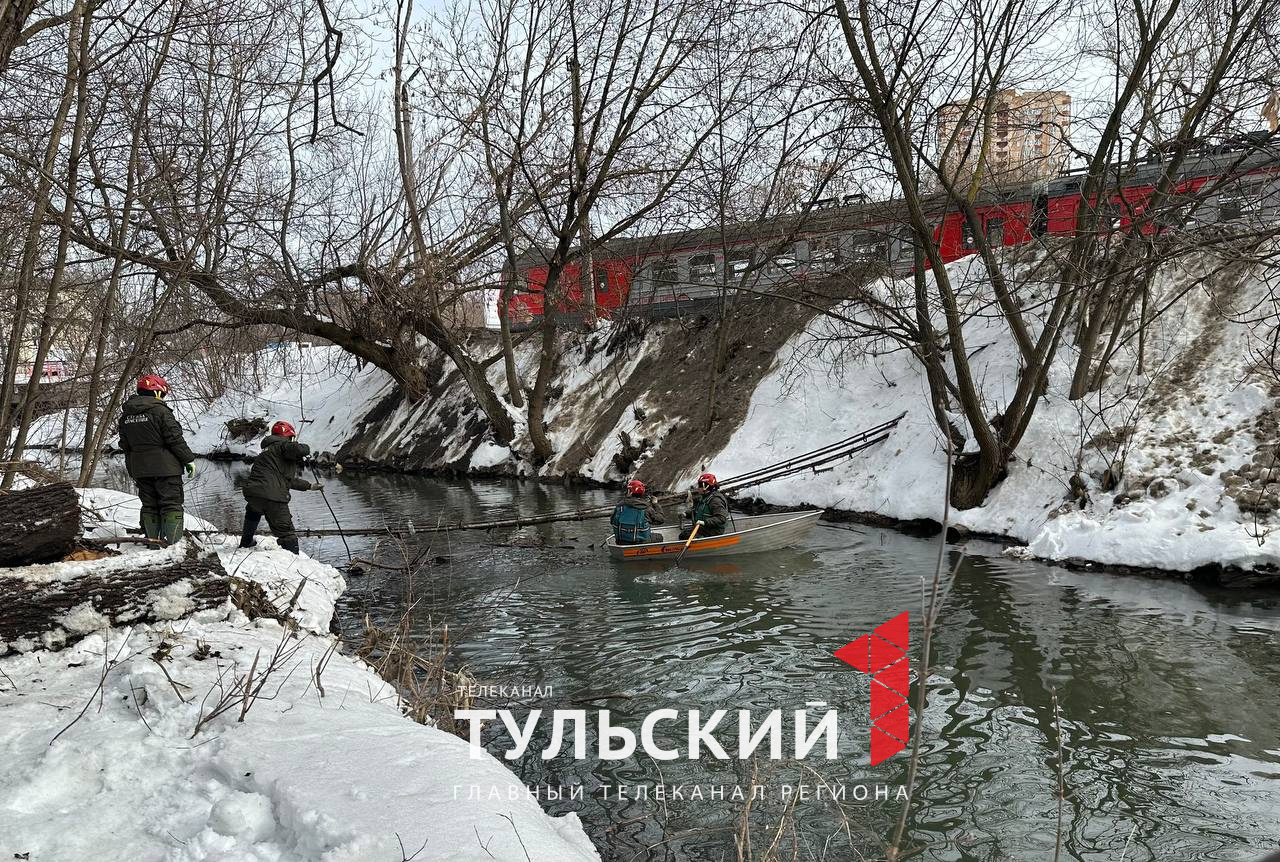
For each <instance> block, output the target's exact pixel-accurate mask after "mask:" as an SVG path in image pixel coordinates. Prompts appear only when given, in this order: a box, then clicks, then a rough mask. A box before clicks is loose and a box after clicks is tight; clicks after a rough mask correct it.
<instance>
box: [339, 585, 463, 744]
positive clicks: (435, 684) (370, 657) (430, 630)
mask: <svg viewBox="0 0 1280 862" xmlns="http://www.w3.org/2000/svg"><path fill="white" fill-rule="evenodd" d="M406 583H407V584H408V586H407V588H406V596H405V601H404V604H403V608H404V609H403V610H402V611H401V613H400V617H399V619H398V620H396V621H395V622H394V623H393V624H386V625H378V624H376V623H374V622H373V620H372V619H370V617H369V615H368V614H366V615H365V617H364V629H363V631H362V633H361V636H360V641H359V643H358V644H357V646H356V654H357V655H359V656H360V658H362V659H363V660H364V661H366V662H367V663H368V664H369V666H370V667H372V668H373V669H374V670H375V671H377V673H378V675H379V676H381V677H382V678H383V679H385V680H386V681H387V682H389V683H390V684H391V685H393V686H395V689H396V691H397V692H398V693H399V694H400V698H401V705H402V707H403V709H404V712H405V715H407V716H409V717H410V718H412V719H413V720H414V721H416V722H418V723H419V724H429V725H431V726H433V727H438V728H440V729H441V730H446V731H448V732H449V733H452V734H454V735H455V736H458V737H461V738H462V739H467V738H468V734H469V725H468V724H467V723H466V722H462V723H458V722H455V721H454V718H453V714H454V710H458V709H470V708H471V706H472V698H471V695H470V694H469V690H470V689H471V687H472V686H473V685H474V684H475V679H474V678H473V677H472V676H471V675H470V674H469V673H468V672H467V670H466V668H457V669H454V668H455V667H456V662H455V661H454V660H453V654H452V653H453V643H452V641H451V640H450V637H449V626H448V624H447V623H439V624H437V623H436V621H435V620H434V618H432V617H431V616H428V617H427V619H426V621H425V625H424V623H423V621H422V620H421V619H419V617H418V615H417V614H416V613H415V611H417V610H418V608H419V604H420V600H419V599H418V598H417V597H416V596H415V595H414V586H413V585H414V583H415V578H414V577H413V573H412V572H410V574H409V577H408V578H407V581H406Z"/></svg>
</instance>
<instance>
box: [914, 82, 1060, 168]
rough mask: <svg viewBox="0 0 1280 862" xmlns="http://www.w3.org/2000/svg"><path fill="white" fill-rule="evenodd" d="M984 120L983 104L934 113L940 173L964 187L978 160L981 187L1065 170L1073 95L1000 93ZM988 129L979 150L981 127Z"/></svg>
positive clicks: (960, 104) (951, 106)
mask: <svg viewBox="0 0 1280 862" xmlns="http://www.w3.org/2000/svg"><path fill="white" fill-rule="evenodd" d="M990 111H991V113H990V116H989V117H984V116H983V112H982V103H981V102H977V103H973V104H970V103H966V102H954V103H952V104H949V105H943V106H942V108H941V109H940V110H939V111H938V139H937V145H938V153H939V154H940V155H941V157H942V165H941V168H942V171H943V175H944V176H946V177H949V178H954V180H955V181H956V182H959V183H961V184H967V183H969V182H971V181H972V180H973V177H974V172H975V170H976V169H977V167H978V164H979V159H982V160H983V161H984V163H985V164H984V170H983V172H982V181H981V184H982V185H983V186H1004V185H1010V184H1015V183H1026V182H1033V181H1035V180H1045V179H1050V178H1052V177H1056V176H1057V175H1058V174H1060V173H1061V172H1062V171H1063V169H1064V168H1066V166H1067V160H1068V157H1069V153H1068V150H1067V142H1068V140H1069V139H1070V132H1071V96H1070V94H1068V93H1066V92H1064V91H1062V90H1032V91H1027V92H1021V93H1020V92H1018V91H1017V90H1001V91H1000V92H998V93H996V97H995V99H994V101H993V102H992V105H991V108H990ZM984 128H986V129H989V130H990V141H988V146H987V147H986V148H985V153H984V148H983V146H982V143H983V141H982V134H983V129H984Z"/></svg>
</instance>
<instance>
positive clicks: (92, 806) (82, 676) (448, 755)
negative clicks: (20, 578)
mask: <svg viewBox="0 0 1280 862" xmlns="http://www.w3.org/2000/svg"><path fill="white" fill-rule="evenodd" d="M85 496H86V505H89V506H93V505H95V504H97V506H98V511H99V512H102V511H103V510H104V508H105V507H106V506H109V505H114V506H115V507H116V511H117V512H119V513H120V514H121V518H122V521H123V523H124V524H126V525H127V524H129V522H130V520H129V519H130V513H129V508H130V507H129V501H128V500H127V499H126V498H127V495H117V494H113V493H111V492H105V493H104V492H101V491H89V492H86V495H85ZM134 505H135V506H136V502H135V503H134ZM119 526H120V525H117V524H103V525H100V527H101V528H103V529H112V530H114V529H118V528H119ZM235 544H236V543H235V540H233V539H229V538H225V537H220V538H218V539H217V540H216V542H215V544H214V545H213V547H214V549H215V550H216V552H217V553H218V555H219V556H220V558H221V561H222V563H223V566H224V567H225V568H226V570H227V571H228V572H230V573H233V574H235V575H237V576H238V577H241V578H245V579H248V580H253V581H256V582H258V583H260V584H261V585H263V587H264V588H265V589H266V591H267V593H268V595H270V596H271V597H272V598H273V599H275V600H276V601H277V604H278V605H280V606H281V607H285V606H287V605H288V604H289V602H290V600H291V599H294V596H295V595H297V598H296V599H294V609H295V610H294V613H293V619H294V621H295V622H296V623H297V626H296V628H292V627H291V628H288V629H287V628H286V627H284V626H282V625H281V624H280V623H278V622H276V621H274V620H270V619H266V618H260V619H257V620H250V619H248V618H247V617H246V616H245V615H244V614H242V613H240V612H239V611H237V610H230V611H227V610H225V609H224V610H219V611H208V612H199V613H197V614H195V615H192V616H185V617H182V618H179V619H175V620H173V621H172V622H170V623H167V624H152V625H138V626H133V627H125V628H119V629H108V630H105V631H100V632H97V633H95V634H92V635H90V636H88V637H86V638H84V639H83V640H81V641H79V642H78V643H76V644H75V645H73V646H71V647H68V648H67V649H65V650H62V651H60V652H48V651H45V650H34V651H31V652H27V653H24V654H17V655H9V656H6V657H3V658H0V762H2V763H4V764H5V773H6V774H5V781H4V782H3V783H2V784H0V857H3V858H6V859H8V858H22V859H30V860H33V862H83V860H88V859H93V860H121V862H124V860H129V862H137V860H166V862H196V860H236V862H251V860H264V862H266V860H271V862H294V860H296V862H304V860H305V861H306V862H313V860H332V862H359V860H369V862H373V860H379V862H382V860H389V859H402V858H406V857H409V856H411V855H412V854H414V853H415V851H419V850H420V852H419V853H418V855H417V856H416V857H413V858H416V859H419V860H442V859H449V860H482V859H483V860H492V859H494V858H497V859H520V860H523V859H526V858H528V859H532V860H538V862H541V860H546V862H561V860H595V859H598V856H597V854H596V852H595V850H594V849H593V848H592V846H591V843H590V841H589V840H588V839H587V837H586V835H585V833H584V832H583V831H582V828H581V826H580V824H579V822H578V820H577V818H576V816H574V815H572V814H570V815H566V816H564V817H559V818H553V817H550V816H548V815H546V814H545V813H544V812H543V811H542V810H541V808H540V807H539V805H538V803H537V802H536V801H535V800H534V799H532V798H531V797H530V796H529V795H528V794H527V793H526V791H525V788H524V786H523V785H522V784H521V783H520V781H519V780H518V779H517V778H516V777H515V776H514V775H513V774H512V773H511V772H509V771H508V770H507V769H506V768H505V767H504V766H503V765H502V764H501V763H500V762H498V761H496V760H494V759H492V758H490V757H488V756H487V755H486V756H485V757H484V758H482V759H479V760H476V759H472V757H471V756H470V753H471V750H470V746H469V745H468V744H467V743H466V742H465V741H463V740H461V739H458V738H457V737H454V736H452V735H451V734H448V733H445V732H443V731H440V730H437V729H435V728H432V727H426V726H422V725H419V724H416V723H414V722H412V721H410V720H409V719H408V718H406V717H404V715H402V713H401V709H400V706H399V701H398V698H397V695H396V692H395V691H394V690H393V689H392V688H391V687H390V686H389V685H388V684H386V683H385V682H384V681H383V680H382V679H381V678H379V677H378V676H377V675H376V674H375V673H374V672H373V671H372V670H371V669H370V668H369V667H368V666H366V665H365V664H364V663H363V662H361V661H359V660H357V659H353V658H350V657H348V656H347V655H345V654H344V653H343V652H342V651H341V649H340V647H339V646H338V644H337V642H336V641H335V639H334V638H333V637H331V636H330V635H329V634H328V622H329V617H330V615H331V614H332V612H333V602H334V600H335V599H336V598H337V596H338V595H339V594H340V592H341V591H342V589H343V588H344V586H345V584H344V583H343V580H342V577H341V575H340V574H339V573H338V572H337V571H336V570H334V569H332V568H331V567H329V566H326V565H323V564H321V563H319V562H316V561H314V560H310V559H307V558H306V557H299V556H295V555H293V554H290V553H288V552H287V551H282V550H278V549H274V544H273V542H272V541H271V540H269V539H268V540H264V541H263V542H262V548H261V549H256V550H252V551H245V550H240V549H239V548H237V547H235ZM178 547H179V550H180V549H181V548H182V546H181V545H180V546H178ZM171 553H173V551H137V550H135V551H132V552H131V554H130V556H136V557H137V559H139V561H142V559H143V558H144V557H147V556H150V555H167V554H171ZM119 559H120V558H116V560H119ZM104 562H107V561H104ZM86 565H93V563H84V562H78V563H60V564H55V565H53V566H43V567H31V568H32V569H37V568H38V569H40V570H42V576H44V577H49V576H51V572H50V570H56V569H57V568H58V567H59V566H62V567H68V568H69V569H70V568H74V567H84V566H86ZM25 571H26V570H23V569H16V570H11V571H8V572H6V574H7V575H22V574H23V573H24V572H25ZM52 575H53V576H57V573H56V572H54V573H52ZM304 579H305V582H306V584H307V586H306V588H304V591H303V592H302V593H301V594H300V595H299V594H298V593H297V585H298V584H299V583H301V582H303V581H304ZM251 673H252V674H253V676H252V679H253V682H252V683H251V684H250V685H249V686H248V687H249V691H250V692H251V696H250V697H249V698H248V699H246V698H245V697H244V696H243V690H244V688H245V683H244V680H245V679H246V678H247V677H249V675H250V674H251ZM472 788H476V791H475V792H473V791H472ZM469 797H470V798H469ZM401 848H403V850H402V849H401ZM526 853H527V854H528V855H527V856H526Z"/></svg>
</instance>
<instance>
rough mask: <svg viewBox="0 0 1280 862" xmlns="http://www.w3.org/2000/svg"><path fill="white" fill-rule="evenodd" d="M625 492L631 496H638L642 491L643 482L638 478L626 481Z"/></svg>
mask: <svg viewBox="0 0 1280 862" xmlns="http://www.w3.org/2000/svg"><path fill="white" fill-rule="evenodd" d="M627 493H628V494H630V495H631V496H633V497H639V496H640V495H641V494H643V493H644V482H641V481H640V480H639V479H632V480H631V481H630V482H628V483H627Z"/></svg>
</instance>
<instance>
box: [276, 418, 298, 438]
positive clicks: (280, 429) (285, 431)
mask: <svg viewBox="0 0 1280 862" xmlns="http://www.w3.org/2000/svg"><path fill="white" fill-rule="evenodd" d="M271 433H272V434H274V435H276V436H277V437H297V436H298V432H297V431H296V430H294V427H293V426H292V425H290V424H289V423H288V422H285V421H284V420H283V419H282V420H280V421H279V422H277V423H276V424H274V425H272V426H271Z"/></svg>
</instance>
